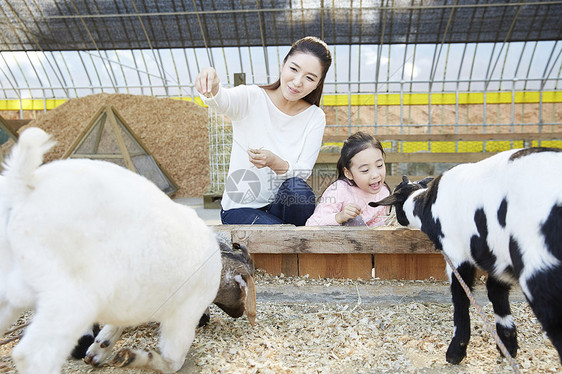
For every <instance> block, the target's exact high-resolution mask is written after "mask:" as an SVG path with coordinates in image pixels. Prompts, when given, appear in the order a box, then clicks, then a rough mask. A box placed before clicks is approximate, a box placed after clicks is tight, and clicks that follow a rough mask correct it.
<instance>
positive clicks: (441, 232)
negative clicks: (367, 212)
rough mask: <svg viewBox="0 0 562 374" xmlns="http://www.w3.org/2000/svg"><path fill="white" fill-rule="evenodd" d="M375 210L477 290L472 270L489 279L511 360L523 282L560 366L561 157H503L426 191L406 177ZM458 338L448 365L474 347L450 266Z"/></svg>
mask: <svg viewBox="0 0 562 374" xmlns="http://www.w3.org/2000/svg"><path fill="white" fill-rule="evenodd" d="M370 204H371V205H372V206H379V205H383V206H388V205H394V206H395V207H396V217H397V219H398V222H399V223H400V224H401V225H404V226H410V227H416V228H419V229H421V230H422V231H423V232H424V233H426V234H427V235H428V236H429V238H430V239H431V240H432V241H433V243H434V244H435V248H436V249H437V250H443V251H444V252H445V253H446V254H447V255H448V256H449V257H450V258H451V260H452V262H453V264H454V266H455V267H456V268H457V270H458V271H459V273H460V274H461V276H462V278H463V280H464V281H465V282H466V283H467V284H468V285H469V286H470V287H472V285H473V282H474V272H475V266H477V267H479V268H481V269H483V270H485V271H487V272H488V281H487V283H486V286H487V289H488V298H489V299H490V301H491V302H492V305H493V308H494V313H495V315H496V329H497V332H498V335H499V336H500V338H501V340H502V342H503V343H504V344H505V346H506V348H507V350H508V351H509V353H510V354H511V355H512V356H515V354H516V353H517V348H518V345H517V335H516V330H515V325H514V323H513V318H512V316H511V311H510V307H509V299H508V298H509V290H510V287H511V284H512V283H513V282H515V281H518V282H519V284H520V286H521V288H522V290H523V293H524V294H525V297H526V298H527V300H528V301H529V304H530V305H531V308H532V309H533V311H534V313H535V315H536V316H537V319H538V320H539V321H540V323H541V324H542V326H543V328H544V330H545V331H546V333H547V335H548V337H549V338H550V339H551V341H552V342H553V343H554V346H555V347H556V349H557V350H558V354H559V355H560V357H561V358H562V318H561V316H562V150H561V149H553V148H528V149H521V150H510V151H506V152H501V153H499V154H497V155H494V156H492V157H489V158H487V159H485V160H483V161H480V162H477V163H474V164H463V165H459V166H456V167H454V168H452V169H451V170H449V171H446V172H445V173H443V174H442V175H441V176H439V177H437V178H436V179H435V180H433V181H432V182H431V183H429V184H428V180H427V179H426V180H423V181H420V182H419V183H411V182H409V181H408V178H406V177H404V180H403V182H402V183H400V184H399V185H398V186H397V187H396V189H395V190H394V193H393V194H392V195H390V196H389V197H387V198H385V199H383V200H381V201H379V202H376V203H370ZM447 273H448V274H449V279H450V281H451V293H452V299H453V305H454V309H455V311H454V323H455V333H454V337H453V339H452V341H451V343H450V345H449V348H448V350H447V355H446V358H447V361H448V362H450V363H453V364H456V363H459V362H460V361H461V360H462V359H463V358H464V357H465V356H466V347H467V345H468V341H469V339H470V316H469V313H468V307H469V304H470V303H469V300H468V298H467V296H466V294H465V292H464V290H463V289H462V288H461V286H460V284H459V282H458V281H457V280H456V278H455V277H454V275H452V269H451V268H450V267H449V266H447Z"/></svg>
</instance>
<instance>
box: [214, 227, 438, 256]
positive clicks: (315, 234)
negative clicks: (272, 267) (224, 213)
mask: <svg viewBox="0 0 562 374" xmlns="http://www.w3.org/2000/svg"><path fill="white" fill-rule="evenodd" d="M219 226H221V225H218V226H215V228H216V227H219ZM222 226H226V227H227V229H226V230H229V231H230V233H231V238H232V241H233V242H238V243H242V244H245V245H246V246H247V247H248V250H249V251H250V253H336V254H340V253H341V254H350V253H435V251H434V249H433V244H432V243H431V241H430V240H429V239H428V238H427V236H426V235H425V234H424V233H423V232H421V231H420V230H410V229H407V228H388V227H385V228H378V229H371V228H368V227H348V226H314V227H313V226H310V227H308V226H307V227H295V226H292V225H222ZM219 230H220V229H219ZM222 230H225V229H222Z"/></svg>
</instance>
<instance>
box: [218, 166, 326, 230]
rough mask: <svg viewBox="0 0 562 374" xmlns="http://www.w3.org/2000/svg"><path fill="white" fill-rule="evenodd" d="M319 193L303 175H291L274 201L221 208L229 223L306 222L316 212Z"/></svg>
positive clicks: (280, 188) (224, 217) (301, 223)
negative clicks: (303, 178)
mask: <svg viewBox="0 0 562 374" xmlns="http://www.w3.org/2000/svg"><path fill="white" fill-rule="evenodd" d="M315 206H316V197H315V195H314V192H313V191H312V188H310V186H309V185H308V184H307V183H306V182H305V181H304V180H302V179H301V178H297V177H294V178H289V179H287V180H286V181H285V182H283V184H282V185H281V186H280V187H279V191H278V192H277V195H275V199H274V201H273V203H271V204H269V205H266V206H264V207H263V208H258V209H255V208H236V209H229V210H222V209H221V221H222V223H223V224H225V225H252V224H255V225H276V224H282V223H287V224H292V225H295V226H304V224H305V223H306V220H307V219H308V218H309V217H310V216H311V215H312V213H314V208H315Z"/></svg>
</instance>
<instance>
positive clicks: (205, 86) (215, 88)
mask: <svg viewBox="0 0 562 374" xmlns="http://www.w3.org/2000/svg"><path fill="white" fill-rule="evenodd" d="M219 84H220V79H219V76H218V75H217V72H216V71H215V69H213V68H205V69H203V70H201V72H199V74H197V78H195V89H196V90H197V92H199V93H200V94H201V95H205V96H207V97H211V95H213V96H214V95H216V94H217V93H218V92H219Z"/></svg>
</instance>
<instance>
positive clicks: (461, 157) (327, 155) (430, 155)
mask: <svg viewBox="0 0 562 374" xmlns="http://www.w3.org/2000/svg"><path fill="white" fill-rule="evenodd" d="M496 153H497V152H459V153H457V152H412V153H397V152H387V153H386V159H385V162H386V163H387V164H392V163H399V162H452V163H465V162H477V161H481V160H483V159H485V158H488V157H490V156H493V155H495V154H496ZM339 157H340V154H339V153H334V152H320V154H319V155H318V159H317V160H316V163H317V164H335V163H337V162H338V159H339Z"/></svg>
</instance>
